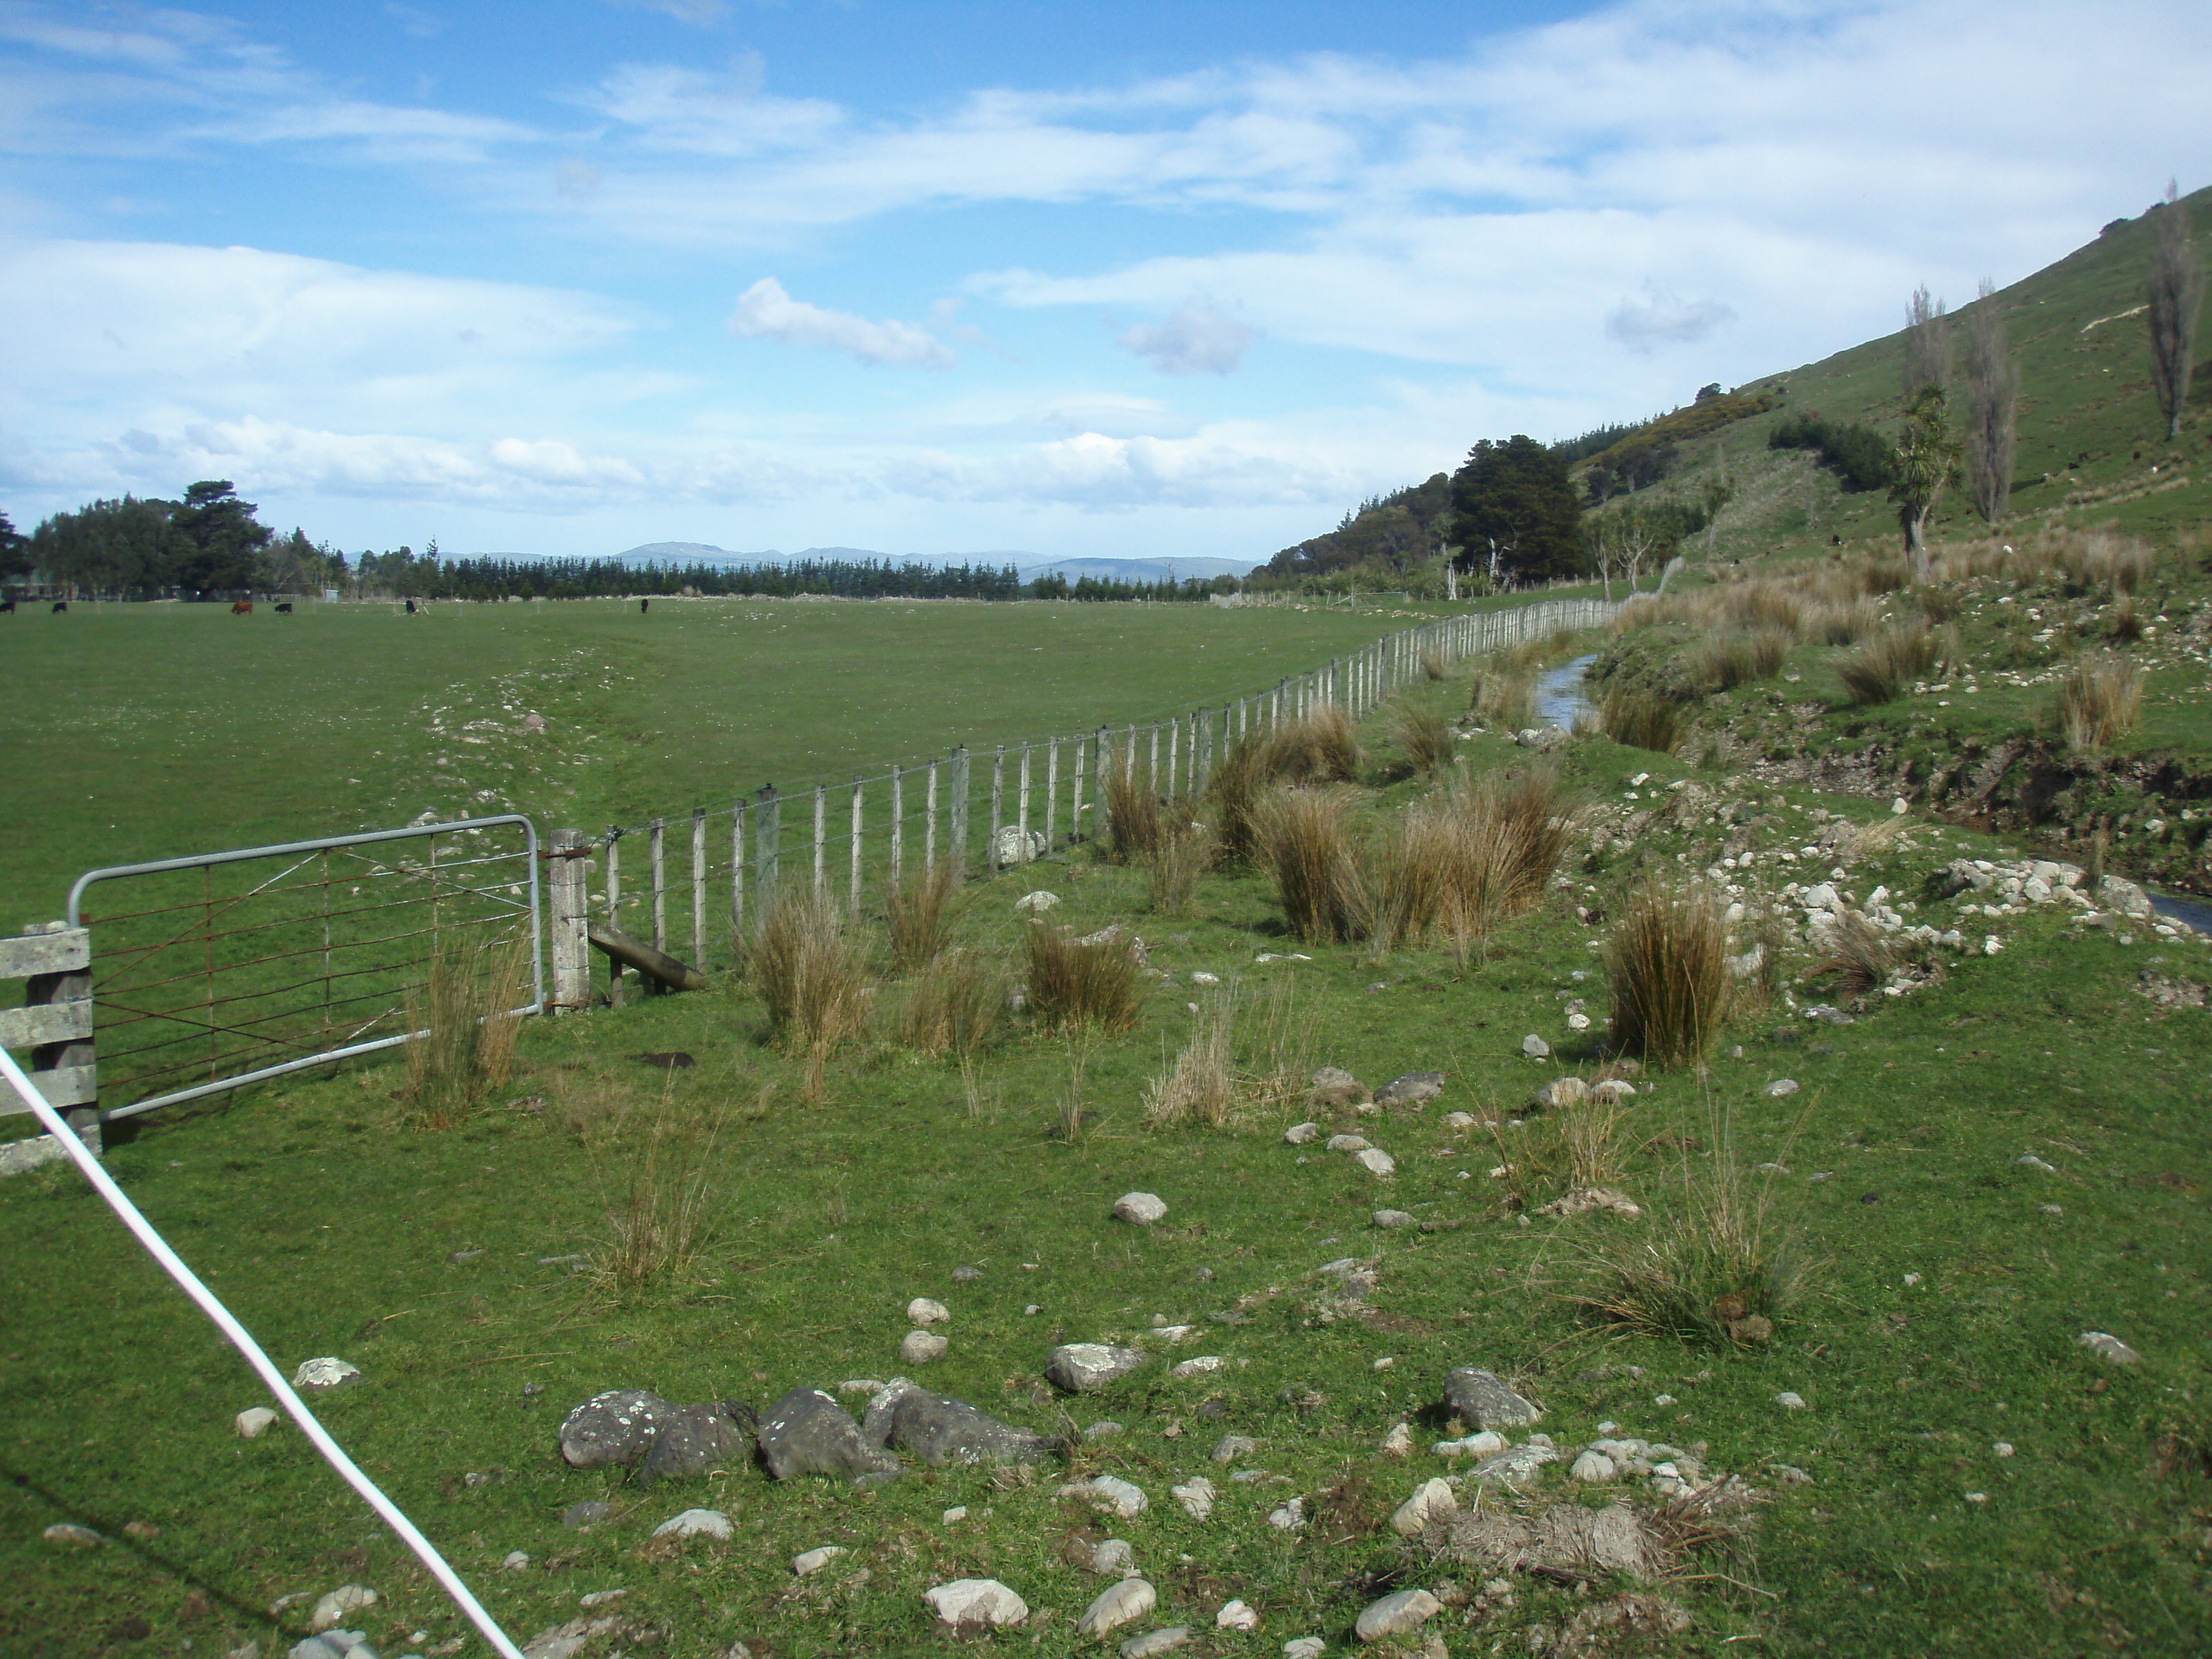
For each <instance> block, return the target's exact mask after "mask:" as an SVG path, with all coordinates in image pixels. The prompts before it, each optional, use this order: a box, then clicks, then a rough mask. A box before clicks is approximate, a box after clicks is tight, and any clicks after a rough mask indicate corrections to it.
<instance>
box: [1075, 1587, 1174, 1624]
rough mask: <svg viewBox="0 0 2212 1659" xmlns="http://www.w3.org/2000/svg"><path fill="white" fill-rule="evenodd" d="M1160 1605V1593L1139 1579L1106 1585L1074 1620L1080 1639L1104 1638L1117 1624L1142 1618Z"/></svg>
mask: <svg viewBox="0 0 2212 1659" xmlns="http://www.w3.org/2000/svg"><path fill="white" fill-rule="evenodd" d="M1159 1604H1160V1593H1159V1592H1158V1590H1156V1589H1153V1588H1152V1585H1151V1584H1149V1583H1146V1581H1145V1580H1144V1579H1141V1578H1124V1579H1122V1580H1121V1582H1120V1583H1115V1584H1109V1585H1108V1586H1107V1587H1106V1588H1105V1589H1103V1590H1101V1591H1099V1592H1098V1595H1097V1599H1096V1600H1094V1601H1092V1602H1091V1605H1090V1606H1089V1607H1086V1608H1085V1609H1084V1613H1083V1617H1082V1618H1080V1619H1079V1620H1076V1621H1075V1630H1076V1634H1078V1635H1079V1636H1103V1635H1104V1634H1105V1633H1106V1632H1108V1631H1109V1630H1112V1629H1113V1628H1114V1627H1115V1626H1117V1625H1126V1624H1127V1623H1128V1622H1129V1621H1130V1620H1133V1619H1142V1618H1143V1617H1144V1616H1145V1615H1146V1613H1150V1612H1151V1611H1152V1609H1153V1608H1154V1607H1158V1605H1159Z"/></svg>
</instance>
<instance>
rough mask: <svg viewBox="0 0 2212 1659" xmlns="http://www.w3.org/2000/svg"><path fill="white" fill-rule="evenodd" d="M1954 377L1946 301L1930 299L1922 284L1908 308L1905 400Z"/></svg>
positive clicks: (1926, 286)
mask: <svg viewBox="0 0 2212 1659" xmlns="http://www.w3.org/2000/svg"><path fill="white" fill-rule="evenodd" d="M1950 380H1951V328H1950V324H1949V322H1948V319H1946V318H1945V317H1944V315H1943V302H1942V301H1941V300H1931V299H1930V298H1929V295H1928V285H1927V284H1926V283H1922V284H1921V285H1920V286H1919V287H1918V288H1917V289H1913V290H1912V303H1911V304H1910V305H1908V306H1907V307H1905V402H1907V403H1911V401H1912V397H1913V394H1914V393H1915V392H1918V391H1919V390H1920V388H1921V387H1923V386H1934V387H1936V389H1937V390H1938V391H1941V390H1942V388H1943V387H1944V386H1948V385H1949V384H1950Z"/></svg>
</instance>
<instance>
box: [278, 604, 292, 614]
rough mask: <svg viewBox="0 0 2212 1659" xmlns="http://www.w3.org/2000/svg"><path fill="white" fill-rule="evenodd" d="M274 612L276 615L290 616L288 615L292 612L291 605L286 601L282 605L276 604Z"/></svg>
mask: <svg viewBox="0 0 2212 1659" xmlns="http://www.w3.org/2000/svg"><path fill="white" fill-rule="evenodd" d="M276 614H277V615H278V616H280V617H289V616H290V615H291V614H292V607H291V605H290V604H289V602H288V603H286V604H283V605H278V606H277V607H276Z"/></svg>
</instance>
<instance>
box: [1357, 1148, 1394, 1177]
mask: <svg viewBox="0 0 2212 1659" xmlns="http://www.w3.org/2000/svg"><path fill="white" fill-rule="evenodd" d="M1352 1162H1353V1163H1354V1164H1358V1166H1359V1167H1360V1168H1361V1169H1363V1170H1366V1171H1367V1173H1368V1174H1370V1175H1371V1176H1376V1177H1378V1178H1380V1179H1382V1180H1385V1181H1387V1180H1389V1178H1390V1177H1391V1176H1394V1175H1395V1174H1397V1173H1398V1160H1397V1159H1396V1158H1393V1157H1391V1156H1390V1154H1389V1153H1388V1152H1384V1151H1383V1149H1382V1148H1381V1147H1380V1146H1370V1147H1369V1148H1368V1149H1367V1150H1366V1151H1365V1152H1354V1153H1353V1154H1352Z"/></svg>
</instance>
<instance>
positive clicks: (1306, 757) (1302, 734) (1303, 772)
mask: <svg viewBox="0 0 2212 1659" xmlns="http://www.w3.org/2000/svg"><path fill="white" fill-rule="evenodd" d="M1360 760H1361V756H1360V752H1359V741H1358V737H1357V736H1356V735H1355V733H1354V732H1353V729H1352V716H1351V715H1349V714H1346V713H1345V712H1344V709H1343V708H1341V707H1340V705H1338V704H1336V703H1333V702H1324V703H1319V704H1316V706H1315V707H1314V708H1311V709H1309V710H1308V711H1307V712H1306V713H1305V714H1303V715H1301V716H1300V717H1299V718H1297V720H1289V721H1286V722H1285V724H1284V725H1283V727H1282V729H1281V730H1279V732H1276V733H1275V735H1274V740H1273V743H1272V744H1270V746H1269V753H1268V756H1267V771H1268V775H1270V776H1271V777H1274V778H1278V779H1281V780H1283V781H1287V782H1291V783H1350V782H1352V781H1353V780H1354V779H1355V778H1357V777H1358V775H1359V765H1360Z"/></svg>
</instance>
